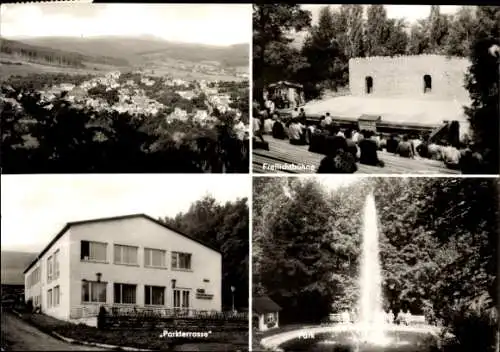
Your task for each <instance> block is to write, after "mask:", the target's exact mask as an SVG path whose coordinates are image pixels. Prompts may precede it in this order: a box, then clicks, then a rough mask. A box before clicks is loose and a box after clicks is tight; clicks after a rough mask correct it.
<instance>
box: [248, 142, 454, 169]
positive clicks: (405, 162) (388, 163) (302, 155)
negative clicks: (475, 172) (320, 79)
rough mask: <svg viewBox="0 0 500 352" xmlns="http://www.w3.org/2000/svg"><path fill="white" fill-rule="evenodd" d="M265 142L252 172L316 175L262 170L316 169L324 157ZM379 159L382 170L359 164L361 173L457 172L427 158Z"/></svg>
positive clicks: (387, 156)
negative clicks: (281, 166) (278, 167)
mask: <svg viewBox="0 0 500 352" xmlns="http://www.w3.org/2000/svg"><path fill="white" fill-rule="evenodd" d="M264 139H265V140H266V141H267V142H269V149H270V150H269V151H267V150H262V149H254V150H253V154H252V157H253V172H254V173H268V172H272V173H315V172H316V170H315V169H314V170H313V169H309V170H305V169H298V170H293V171H292V170H287V171H285V172H283V171H281V172H280V171H274V172H273V171H267V170H264V169H263V165H264V164H270V165H273V164H296V165H297V164H305V165H314V166H315V168H317V167H318V166H319V163H320V161H321V159H323V157H324V155H321V154H317V153H311V152H309V151H308V148H309V146H297V145H292V144H290V142H289V141H288V140H279V139H274V138H273V137H271V136H269V135H266V136H264ZM378 156H379V158H380V159H382V160H383V161H384V162H385V167H376V166H368V165H362V164H360V163H358V172H357V173H360V174H408V173H412V174H457V173H459V172H458V171H455V170H451V169H448V168H446V166H445V165H444V164H443V162H441V161H437V160H429V159H407V158H401V157H399V156H397V155H394V154H391V153H387V152H385V151H379V152H378Z"/></svg>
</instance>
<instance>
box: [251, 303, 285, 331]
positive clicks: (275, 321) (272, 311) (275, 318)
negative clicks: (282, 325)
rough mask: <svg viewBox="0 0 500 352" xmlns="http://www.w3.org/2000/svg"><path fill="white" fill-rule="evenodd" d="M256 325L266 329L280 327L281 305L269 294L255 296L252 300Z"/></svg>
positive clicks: (261, 329) (263, 329) (259, 328)
mask: <svg viewBox="0 0 500 352" xmlns="http://www.w3.org/2000/svg"><path fill="white" fill-rule="evenodd" d="M252 310H253V320H254V323H253V325H254V327H255V328H256V329H257V330H259V331H266V330H269V329H275V328H278V327H279V311H280V310H281V307H280V306H279V305H278V304H277V303H276V302H274V301H273V300H272V299H271V298H269V297H267V296H262V297H255V298H254V299H253V300H252Z"/></svg>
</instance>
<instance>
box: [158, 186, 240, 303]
mask: <svg viewBox="0 0 500 352" xmlns="http://www.w3.org/2000/svg"><path fill="white" fill-rule="evenodd" d="M161 220H162V221H164V222H165V223H166V224H168V225H170V226H172V227H173V228H176V229H178V230H180V231H182V232H184V233H186V234H188V235H191V236H193V237H194V238H196V239H198V240H200V241H202V242H204V243H207V244H210V245H211V246H212V247H214V248H217V249H219V250H220V252H221V253H222V305H223V307H224V308H225V309H227V310H230V309H231V306H232V293H231V286H233V287H234V288H235V291H234V304H235V308H236V309H237V310H242V309H243V310H245V309H248V253H249V246H248V224H249V216H248V204H247V199H246V198H243V199H238V200H236V201H233V202H227V203H225V204H222V203H218V202H217V201H216V200H215V199H214V198H213V197H211V196H206V197H204V198H203V199H201V200H199V201H196V202H194V203H193V204H192V205H191V207H190V209H189V210H188V211H187V212H185V213H179V214H177V216H175V217H173V218H164V219H161Z"/></svg>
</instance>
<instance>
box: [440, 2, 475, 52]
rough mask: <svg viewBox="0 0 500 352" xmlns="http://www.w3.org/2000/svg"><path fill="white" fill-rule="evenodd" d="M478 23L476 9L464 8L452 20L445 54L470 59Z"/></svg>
mask: <svg viewBox="0 0 500 352" xmlns="http://www.w3.org/2000/svg"><path fill="white" fill-rule="evenodd" d="M476 26H477V21H476V17H475V9H474V8H473V7H471V6H462V7H461V8H460V9H459V10H458V12H457V13H456V14H455V16H454V17H453V19H452V20H451V23H450V27H449V33H448V37H447V40H446V43H445V52H446V54H447V55H449V56H460V57H469V56H470V54H471V52H470V49H471V46H472V40H473V38H474V35H475V34H474V33H475V30H476Z"/></svg>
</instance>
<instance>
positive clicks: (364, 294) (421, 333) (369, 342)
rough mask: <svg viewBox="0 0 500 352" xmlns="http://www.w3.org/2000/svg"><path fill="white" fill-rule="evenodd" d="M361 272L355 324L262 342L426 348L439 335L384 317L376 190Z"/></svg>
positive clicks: (366, 217)
mask: <svg viewBox="0 0 500 352" xmlns="http://www.w3.org/2000/svg"><path fill="white" fill-rule="evenodd" d="M359 274H360V275H359V290H360V296H359V300H358V307H357V310H358V317H357V319H356V321H355V323H354V324H338V325H333V326H321V327H312V328H308V329H302V330H295V331H290V332H286V333H282V334H277V335H274V336H270V337H268V338H266V339H263V340H262V341H261V344H262V345H263V346H264V347H267V348H271V349H278V350H281V351H332V352H336V351H355V352H379V351H380V352H382V351H391V352H392V351H393V352H403V351H404V352H421V351H427V348H426V342H425V340H426V338H427V337H428V336H429V334H431V335H434V336H436V334H437V333H438V332H439V329H438V328H436V327H432V326H424V327H416V326H402V325H394V324H391V323H387V322H386V320H385V312H384V310H383V308H382V306H383V304H382V302H383V295H382V286H383V285H382V284H383V279H382V267H381V264H380V251H379V228H378V217H377V209H376V205H375V198H374V196H373V194H370V195H368V196H367V198H366V201H365V206H364V213H363V229H362V251H361V261H360V270H359ZM305 336H306V337H307V338H304V337H305ZM311 337H312V338H311Z"/></svg>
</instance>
